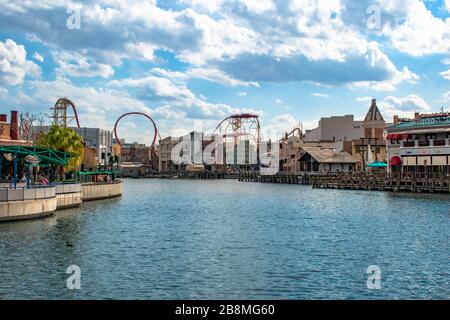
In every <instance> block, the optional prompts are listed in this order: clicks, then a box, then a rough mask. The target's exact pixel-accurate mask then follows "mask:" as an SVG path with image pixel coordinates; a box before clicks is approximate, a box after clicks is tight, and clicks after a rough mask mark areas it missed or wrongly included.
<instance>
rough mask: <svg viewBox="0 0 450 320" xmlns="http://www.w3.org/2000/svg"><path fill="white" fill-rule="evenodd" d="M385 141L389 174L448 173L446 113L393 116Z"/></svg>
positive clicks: (449, 152)
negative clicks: (410, 117) (407, 117)
mask: <svg viewBox="0 0 450 320" xmlns="http://www.w3.org/2000/svg"><path fill="white" fill-rule="evenodd" d="M386 140H387V144H386V146H387V157H388V159H389V167H388V170H389V171H390V172H402V173H408V172H409V173H412V172H414V173H443V174H449V173H450V143H449V140H450V113H449V112H439V113H432V114H420V113H418V112H416V113H415V115H414V119H400V118H398V117H397V116H395V117H394V125H392V126H389V127H387V137H386Z"/></svg>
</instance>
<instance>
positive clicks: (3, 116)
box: [0, 113, 8, 122]
mask: <svg viewBox="0 0 450 320" xmlns="http://www.w3.org/2000/svg"><path fill="white" fill-rule="evenodd" d="M6 121H8V116H7V115H6V114H4V113H2V114H0V122H6Z"/></svg>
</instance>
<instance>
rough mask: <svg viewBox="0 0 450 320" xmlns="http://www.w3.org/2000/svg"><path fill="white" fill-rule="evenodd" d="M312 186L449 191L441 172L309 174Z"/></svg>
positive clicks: (446, 176)
mask: <svg viewBox="0 0 450 320" xmlns="http://www.w3.org/2000/svg"><path fill="white" fill-rule="evenodd" d="M311 185H312V187H313V188H326V189H350V190H378V191H409V192H430V193H433V192H442V193H450V177H449V176H448V175H443V174H404V175H401V174H386V173H339V174H336V175H316V176H311Z"/></svg>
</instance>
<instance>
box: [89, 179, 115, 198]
mask: <svg viewBox="0 0 450 320" xmlns="http://www.w3.org/2000/svg"><path fill="white" fill-rule="evenodd" d="M82 189H83V201H92V200H100V199H107V198H114V197H120V196H121V195H122V191H123V188H122V181H119V180H118V181H114V182H104V183H101V182H100V183H83V185H82Z"/></svg>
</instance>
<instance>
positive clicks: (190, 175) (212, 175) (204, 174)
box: [178, 171, 238, 180]
mask: <svg viewBox="0 0 450 320" xmlns="http://www.w3.org/2000/svg"><path fill="white" fill-rule="evenodd" d="M178 178H179V179H194V180H196V179H199V180H211V179H237V178H238V176H237V175H236V174H229V173H226V172H219V171H216V172H212V171H199V172H182V173H179V174H178Z"/></svg>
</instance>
